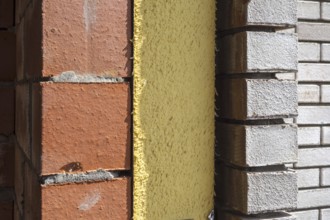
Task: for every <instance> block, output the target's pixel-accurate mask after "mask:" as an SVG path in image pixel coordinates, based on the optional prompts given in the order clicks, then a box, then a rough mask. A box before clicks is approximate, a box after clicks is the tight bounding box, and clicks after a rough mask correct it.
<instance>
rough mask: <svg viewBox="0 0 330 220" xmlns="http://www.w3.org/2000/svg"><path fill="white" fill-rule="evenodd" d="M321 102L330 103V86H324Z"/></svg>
mask: <svg viewBox="0 0 330 220" xmlns="http://www.w3.org/2000/svg"><path fill="white" fill-rule="evenodd" d="M329 71H330V70H329ZM321 101H322V102H327V103H328V102H330V85H322V94H321Z"/></svg>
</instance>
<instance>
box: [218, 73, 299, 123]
mask: <svg viewBox="0 0 330 220" xmlns="http://www.w3.org/2000/svg"><path fill="white" fill-rule="evenodd" d="M219 86H221V88H222V89H223V90H222V92H221V93H220V94H219V103H227V104H226V105H223V106H221V107H219V106H218V107H217V109H219V112H220V114H219V115H220V117H223V118H228V119H236V120H247V119H265V118H286V117H290V116H296V115H297V107H298V100H297V83H296V82H295V81H284V80H274V79H228V80H227V79H223V80H221V82H220V84H219ZM226 100H228V101H226Z"/></svg>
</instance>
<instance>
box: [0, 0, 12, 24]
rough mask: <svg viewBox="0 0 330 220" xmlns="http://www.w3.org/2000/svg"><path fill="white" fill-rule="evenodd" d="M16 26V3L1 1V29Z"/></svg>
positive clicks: (7, 0)
mask: <svg viewBox="0 0 330 220" xmlns="http://www.w3.org/2000/svg"><path fill="white" fill-rule="evenodd" d="M13 26H14V1H13V0H0V28H8V27H13Z"/></svg>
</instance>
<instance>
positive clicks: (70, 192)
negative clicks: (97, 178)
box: [41, 178, 131, 220]
mask: <svg viewBox="0 0 330 220" xmlns="http://www.w3.org/2000/svg"><path fill="white" fill-rule="evenodd" d="M41 190H42V204H41V211H42V214H41V217H42V219H45V220H52V219H54V217H56V218H57V219H67V218H68V217H69V218H72V219H86V220H87V219H113V220H124V219H127V220H128V219H131V218H130V216H131V203H130V200H131V180H130V179H129V178H122V179H118V180H113V181H107V182H98V183H92V184H77V185H60V186H49V187H42V189H41Z"/></svg>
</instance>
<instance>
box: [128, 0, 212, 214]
mask: <svg viewBox="0 0 330 220" xmlns="http://www.w3.org/2000/svg"><path fill="white" fill-rule="evenodd" d="M214 36H215V1H214V0H195V1H189V2H188V1H178V0H169V1H150V0H135V1H134V219H137V220H145V219H148V220H149V219H150V220H151V219H157V220H158V219H164V220H167V219H207V217H208V215H209V214H210V213H211V210H212V209H213V183H214V181H213V174H214V168H213V167H214V164H213V158H214V47H215V42H214V41H215V39H214Z"/></svg>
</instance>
